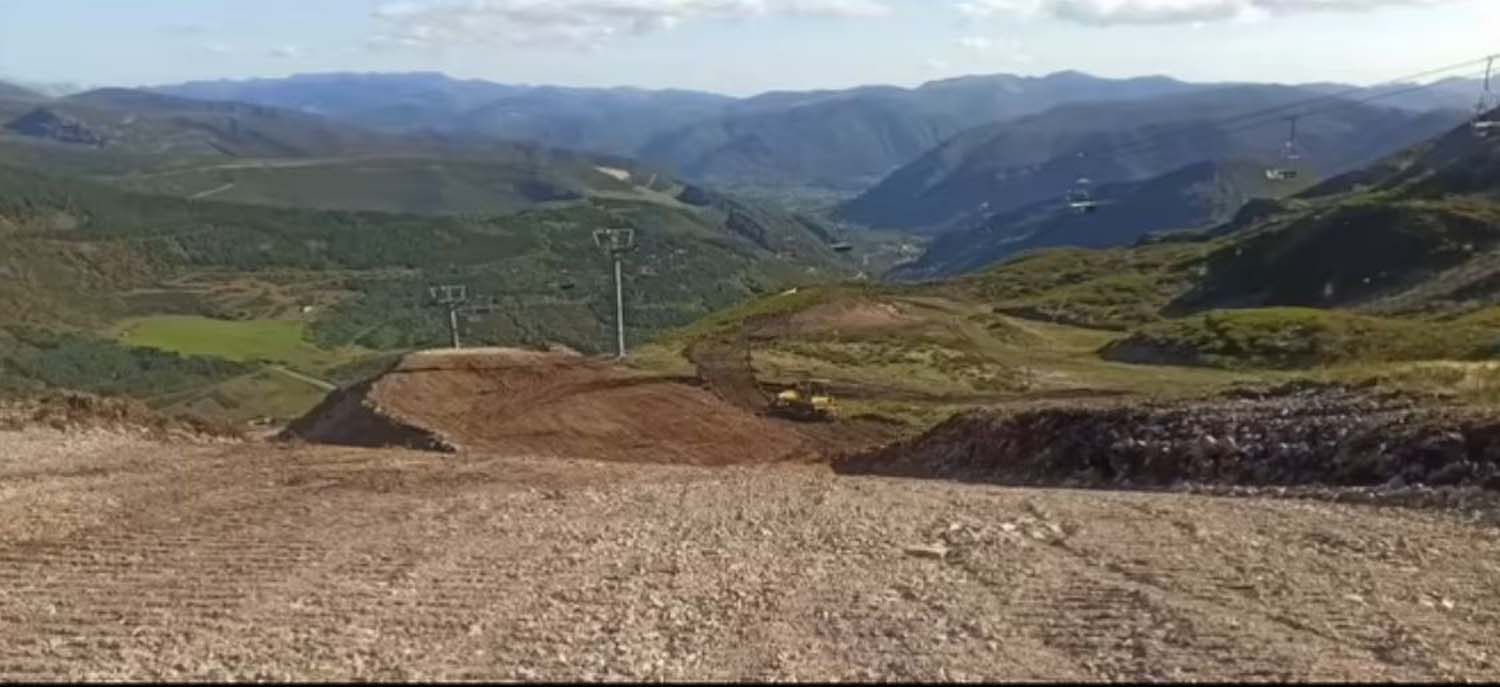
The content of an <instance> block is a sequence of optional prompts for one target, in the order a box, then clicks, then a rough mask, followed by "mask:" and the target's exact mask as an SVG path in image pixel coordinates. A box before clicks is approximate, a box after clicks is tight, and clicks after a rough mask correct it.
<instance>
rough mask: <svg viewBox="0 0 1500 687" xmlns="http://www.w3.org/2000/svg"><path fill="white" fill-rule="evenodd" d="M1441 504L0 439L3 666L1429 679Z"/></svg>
mask: <svg viewBox="0 0 1500 687" xmlns="http://www.w3.org/2000/svg"><path fill="white" fill-rule="evenodd" d="M1496 561H1500V537H1497V533H1496V530H1494V529H1492V528H1489V527H1483V526H1478V525H1473V524H1466V523H1465V522H1463V521H1461V520H1460V519H1459V518H1458V517H1457V516H1455V515H1453V514H1449V513H1444V512H1429V511H1409V510H1397V509H1376V508H1372V507H1363V506H1345V505H1335V504H1326V503H1318V502H1308V501H1277V500H1266V499H1223V498H1211V497H1201V496H1177V495H1163V494H1132V493H1109V492H1080V491H1066V490H1039V489H1006V488H1000V487H991V486H975V485H960V484H954V483H949V482H941V481H921V480H895V479H885V478H864V477H839V476H836V475H834V474H833V473H832V472H831V471H829V470H827V469H825V468H822V467H818V466H802V465H788V464H780V465H759V466H740V467H725V468H706V467H693V466H664V465H649V464H635V463H605V462H590V461H560V460H556V459H554V458H524V457H505V456H501V455H497V454H493V453H485V452H482V451H469V452H464V453H459V454H456V455H447V456H444V455H440V454H434V453H430V452H416V451H403V450H371V449H355V448H339V447H316V446H310V447H296V446H284V445H282V446H278V445H271V444H254V443H245V444H233V445H168V444H159V443H152V442H150V441H146V440H143V439H138V438H122V437H120V436H118V435H110V434H98V433H83V434H78V433H75V434H71V435H64V434H60V433H57V432H53V431H50V430H26V431H23V432H0V679H4V680H19V679H43V680H59V679H189V678H193V679H255V678H261V679H313V680H317V679H344V680H349V679H354V680H359V679H373V680H393V679H410V680H446V679H486V678H490V679H511V678H518V679H536V678H551V679H573V678H584V679H587V678H596V679H600V678H616V679H622V678H633V679H656V678H661V679H791V678H801V679H922V680H941V679H944V678H949V679H979V678H991V679H1015V680H1025V679H1049V680H1060V679H1070V678H1079V679H1119V678H1136V679H1215V678H1218V679H1255V680H1276V679H1296V678H1314V679H1335V680H1338V679H1356V680H1367V679H1368V680H1373V679H1379V680H1386V679H1426V680H1432V679H1456V678H1476V679H1478V678H1486V677H1493V676H1494V675H1496V674H1497V671H1500V666H1497V664H1496V661H1500V632H1496V628H1497V625H1500V598H1497V597H1496V596H1495V594H1494V590H1495V589H1496V588H1497V585H1500V563H1497V562H1496Z"/></svg>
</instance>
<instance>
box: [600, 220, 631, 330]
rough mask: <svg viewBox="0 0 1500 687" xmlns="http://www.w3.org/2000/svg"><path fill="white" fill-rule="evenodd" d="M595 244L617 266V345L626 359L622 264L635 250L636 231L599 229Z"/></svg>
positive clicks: (624, 228)
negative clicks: (627, 254) (627, 255)
mask: <svg viewBox="0 0 1500 687" xmlns="http://www.w3.org/2000/svg"><path fill="white" fill-rule="evenodd" d="M594 243H596V244H598V245H599V247H600V248H603V249H604V252H605V253H607V254H608V255H609V257H610V261H611V262H613V263H614V264H615V334H616V340H615V345H616V351H617V352H618V355H619V357H621V358H624V357H625V287H624V283H623V279H622V276H621V275H622V270H621V265H620V263H621V262H623V261H624V259H625V254H626V253H628V252H630V251H631V250H632V249H634V248H635V230H634V229H630V228H628V227H622V228H610V229H597V230H595V231H594Z"/></svg>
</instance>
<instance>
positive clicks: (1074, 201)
mask: <svg viewBox="0 0 1500 687" xmlns="http://www.w3.org/2000/svg"><path fill="white" fill-rule="evenodd" d="M1091 183H1092V182H1090V181H1089V180H1088V179H1079V180H1078V182H1077V184H1075V185H1074V187H1073V189H1072V190H1070V191H1068V194H1067V201H1068V207H1070V208H1072V209H1073V211H1074V212H1077V213H1078V214H1080V215H1086V214H1090V213H1092V212H1094V211H1095V210H1098V209H1099V201H1097V200H1095V199H1094V194H1093V193H1090V192H1089V184H1091Z"/></svg>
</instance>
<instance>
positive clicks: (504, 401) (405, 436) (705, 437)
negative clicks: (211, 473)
mask: <svg viewBox="0 0 1500 687" xmlns="http://www.w3.org/2000/svg"><path fill="white" fill-rule="evenodd" d="M287 436H289V437H295V438H300V439H303V440H307V441H312V442H318V443H331V444H341V445H354V446H401V447H408V448H421V449H437V450H447V451H453V450H471V451H474V450H486V451H495V452H503V453H506V454H512V455H515V454H520V455H528V454H529V455H552V456H566V457H570V458H587V459H595V460H616V461H631V462H661V463H689V464H729V463H755V462H772V461H778V460H787V459H792V458H803V457H806V456H807V454H808V453H810V452H811V451H812V450H813V449H812V448H811V447H812V443H811V442H810V440H809V438H808V437H806V436H804V435H803V434H802V433H800V432H798V431H797V429H796V428H795V427H794V426H791V425H789V424H786V423H777V422H774V421H771V420H769V419H766V418H762V417H758V416H756V415H755V414H754V413H752V412H750V411H747V410H744V409H741V408H738V407H735V406H733V405H730V404H728V403H725V402H723V401H722V400H720V399H719V398H718V397H716V396H715V395H714V394H713V393H711V392H709V391H706V390H704V389H702V388H699V387H697V386H693V385H691V384H685V383H681V382H680V381H677V380H672V379H668V378H663V377H660V376H653V375H648V374H643V373H640V372H636V371H633V370H630V369H627V368H624V367H621V366H618V365H615V364H613V363H611V362H607V361H603V360H597V359H591V358H585V357H581V356H576V355H566V354H558V353H540V352H534V351H521V350H508V349H483V350H466V351H460V352H453V353H448V352H428V353H418V354H412V355H410V356H407V357H406V358H405V359H404V360H402V361H401V363H400V364H399V365H397V366H396V367H395V368H393V369H392V370H390V371H389V372H387V373H386V374H384V375H382V376H381V377H379V378H377V379H375V380H373V381H371V382H368V383H366V384H363V385H360V386H358V387H354V388H352V389H349V390H347V391H344V392H341V393H340V394H337V395H336V397H333V398H330V399H329V400H328V401H326V402H325V403H324V404H323V405H321V406H319V407H318V408H317V409H315V410H314V411H313V412H312V413H310V414H309V415H308V416H307V417H305V418H302V419H301V420H298V421H297V422H296V423H294V424H293V425H292V426H291V427H290V428H289V429H288V431H287Z"/></svg>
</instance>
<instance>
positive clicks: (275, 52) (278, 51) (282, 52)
mask: <svg viewBox="0 0 1500 687" xmlns="http://www.w3.org/2000/svg"><path fill="white" fill-rule="evenodd" d="M269 54H270V55H271V57H276V58H280V59H284V60H290V59H294V58H297V57H301V56H302V50H301V49H299V48H298V47H297V46H295V45H283V46H280V47H276V48H271V50H270V52H269Z"/></svg>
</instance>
